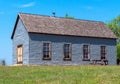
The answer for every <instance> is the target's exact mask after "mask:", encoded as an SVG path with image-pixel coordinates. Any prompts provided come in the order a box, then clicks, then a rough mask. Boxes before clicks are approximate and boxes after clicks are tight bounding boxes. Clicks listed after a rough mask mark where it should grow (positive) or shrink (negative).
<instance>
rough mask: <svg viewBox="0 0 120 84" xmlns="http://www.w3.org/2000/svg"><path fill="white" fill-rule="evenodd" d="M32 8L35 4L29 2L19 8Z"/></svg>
mask: <svg viewBox="0 0 120 84" xmlns="http://www.w3.org/2000/svg"><path fill="white" fill-rule="evenodd" d="M32 6H35V2H30V3H27V4H22V5H20V6H19V7H21V8H27V7H32Z"/></svg>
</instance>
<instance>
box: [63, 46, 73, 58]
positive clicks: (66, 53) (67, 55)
mask: <svg viewBox="0 0 120 84" xmlns="http://www.w3.org/2000/svg"><path fill="white" fill-rule="evenodd" d="M70 52H71V50H70V44H64V58H70Z"/></svg>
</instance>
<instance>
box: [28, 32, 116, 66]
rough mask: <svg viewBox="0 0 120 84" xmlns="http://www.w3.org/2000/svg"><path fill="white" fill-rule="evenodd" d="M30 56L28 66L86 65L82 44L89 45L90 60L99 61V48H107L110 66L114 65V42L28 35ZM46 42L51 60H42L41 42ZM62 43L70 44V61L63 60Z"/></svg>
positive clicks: (109, 40) (97, 39)
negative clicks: (50, 51)
mask: <svg viewBox="0 0 120 84" xmlns="http://www.w3.org/2000/svg"><path fill="white" fill-rule="evenodd" d="M29 36H30V52H29V53H30V56H29V64H48V65H51V64H59V65H84V64H85V65H86V64H89V63H90V61H83V60H82V57H83V53H82V51H83V50H82V46H83V44H89V45H90V58H91V59H98V60H99V59H100V46H101V45H105V46H107V59H108V61H109V62H108V63H109V64H110V65H115V64H116V40H115V39H101V38H87V37H73V36H58V35H45V34H33V33H30V34H29ZM44 41H47V42H51V44H52V59H51V60H42V42H44ZM64 43H71V44H72V61H64V60H63V57H64V56H63V45H64Z"/></svg>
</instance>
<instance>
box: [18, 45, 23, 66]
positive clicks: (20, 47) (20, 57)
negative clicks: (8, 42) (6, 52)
mask: <svg viewBox="0 0 120 84" xmlns="http://www.w3.org/2000/svg"><path fill="white" fill-rule="evenodd" d="M22 52H23V49H22V45H19V46H17V63H18V64H21V63H22Z"/></svg>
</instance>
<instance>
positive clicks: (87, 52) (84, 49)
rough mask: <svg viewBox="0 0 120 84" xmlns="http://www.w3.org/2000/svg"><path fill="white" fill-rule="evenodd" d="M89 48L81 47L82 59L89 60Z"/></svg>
mask: <svg viewBox="0 0 120 84" xmlns="http://www.w3.org/2000/svg"><path fill="white" fill-rule="evenodd" d="M88 55H89V46H88V45H83V59H88V58H89V56H88Z"/></svg>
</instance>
